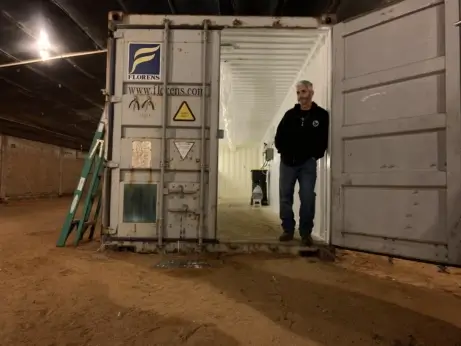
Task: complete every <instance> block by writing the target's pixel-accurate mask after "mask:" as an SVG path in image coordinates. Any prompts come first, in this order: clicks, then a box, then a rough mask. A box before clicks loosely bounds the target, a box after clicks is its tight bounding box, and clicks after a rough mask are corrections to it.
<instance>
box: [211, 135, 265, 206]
mask: <svg viewBox="0 0 461 346" xmlns="http://www.w3.org/2000/svg"><path fill="white" fill-rule="evenodd" d="M262 164H263V162H262V152H261V148H260V147H259V146H253V147H240V148H236V149H235V150H231V149H229V146H228V145H227V143H226V142H223V141H221V142H220V146H219V169H218V172H219V175H218V198H219V199H238V200H248V203H249V201H250V198H251V170H252V169H260V168H261V166H262Z"/></svg>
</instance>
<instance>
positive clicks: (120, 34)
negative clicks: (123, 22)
mask: <svg viewBox="0 0 461 346" xmlns="http://www.w3.org/2000/svg"><path fill="white" fill-rule="evenodd" d="M114 38H123V31H114Z"/></svg>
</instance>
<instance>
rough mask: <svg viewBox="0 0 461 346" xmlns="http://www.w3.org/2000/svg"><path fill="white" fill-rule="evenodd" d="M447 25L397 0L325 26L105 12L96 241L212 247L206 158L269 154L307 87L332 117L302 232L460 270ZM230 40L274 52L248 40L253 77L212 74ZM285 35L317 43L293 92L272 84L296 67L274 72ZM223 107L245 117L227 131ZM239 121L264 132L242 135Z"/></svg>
mask: <svg viewBox="0 0 461 346" xmlns="http://www.w3.org/2000/svg"><path fill="white" fill-rule="evenodd" d="M459 13H460V8H459V1H457V0H445V1H443V0H428V1H424V2H421V1H420V0H404V1H402V2H400V3H398V4H395V5H393V6H389V7H387V8H384V9H380V10H377V11H375V12H372V13H369V14H367V15H364V16H361V17H359V18H356V19H353V20H350V21H348V22H344V23H338V24H332V25H327V24H328V23H326V21H324V20H322V19H320V18H266V17H202V16H155V15H126V14H123V13H111V15H110V29H111V33H112V35H111V38H110V39H109V45H108V47H109V54H108V85H107V90H106V91H107V94H108V95H107V98H108V103H109V116H108V119H107V121H108V127H109V132H108V136H107V138H106V140H105V143H106V155H107V159H108V167H109V168H108V169H107V170H106V179H105V186H104V190H105V203H104V220H103V226H104V229H105V236H104V237H103V242H104V243H105V244H107V245H110V244H115V245H119V246H134V247H136V249H137V250H138V251H143V250H149V249H150V250H151V249H157V248H162V247H165V246H168V245H169V244H179V243H181V244H183V243H189V244H191V246H196V247H198V248H202V247H203V246H205V245H207V244H213V245H216V244H218V243H219V239H220V234H219V229H217V206H218V176H219V169H218V166H219V165H218V161H219V149H218V147H219V146H220V145H224V144H225V145H230V147H231V148H232V146H235V145H236V143H232V139H236V138H237V139H238V138H239V136H240V135H242V136H243V135H244V134H245V133H247V137H248V131H249V129H250V128H252V126H253V127H254V128H258V131H256V132H255V131H253V132H251V133H253V134H254V133H258V134H259V135H260V138H258V136H255V138H256V139H257V140H259V141H260V143H259V144H260V146H259V147H260V148H262V146H263V143H266V144H269V145H270V144H271V143H272V142H273V135H274V130H275V127H276V125H277V123H278V121H279V120H280V118H281V116H282V115H283V113H284V111H286V109H287V108H289V107H292V105H293V104H294V103H295V102H296V101H295V95H294V94H293V88H292V86H293V85H294V83H295V82H296V80H298V79H300V78H302V79H304V78H305V79H312V80H313V82H314V88H315V90H316V92H317V94H316V96H315V98H314V100H315V101H317V102H318V103H319V104H321V105H323V106H324V107H325V108H327V109H328V110H329V111H330V112H331V134H330V147H329V152H328V154H327V155H326V157H325V158H324V159H323V160H321V162H319V172H318V184H317V196H318V202H317V217H316V231H315V233H316V235H317V236H318V237H319V238H320V239H323V241H324V242H325V243H328V244H332V245H334V246H339V247H343V248H350V249H357V250H363V251H369V252H374V253H380V254H386V255H390V256H397V257H404V258H410V259H416V260H423V261H431V262H437V263H449V264H458V265H459V264H461V230H460V227H461V226H460V222H459V220H460V218H461V191H460V189H461V152H460V149H459V148H461V115H460V113H461V112H460V111H461V109H460V108H461V106H460V94H461V90H460V89H461V87H460V54H459V53H460V36H459V35H460V33H459V29H458V28H457V27H456V26H454V23H455V22H457V21H458V20H459ZM230 30H231V31H232V33H231V34H230V36H232V35H233V36H234V37H235V36H238V35H236V33H235V32H236V31H239V33H240V34H241V36H242V37H245V36H246V37H250V36H251V35H255V31H258V30H260V31H261V32H260V33H259V34H258V35H259V36H264V35H266V36H269V37H270V36H271V35H272V37H273V42H274V43H270V42H269V41H265V42H264V43H262V44H261V42H260V41H257V42H256V41H255V42H246V47H245V48H246V49H251V48H253V50H254V52H253V53H254V54H253V53H252V54H253V55H257V54H261V59H263V56H264V58H265V60H264V65H262V66H260V67H259V68H257V67H255V66H250V65H251V64H252V63H251V62H250V63H248V62H245V60H246V59H245V58H244V57H241V56H240V57H239V56H238V52H237V53H236V56H237V58H241V60H242V62H241V64H240V67H239V68H237V70H236V69H235V68H234V69H227V71H226V70H225V68H224V66H223V63H225V60H223V59H221V58H220V57H221V55H225V54H224V53H223V52H225V50H224V49H226V46H227V47H229V42H224V43H225V45H223V44H222V43H223V42H222V37H223V36H226V35H227V36H229V31H230ZM299 30H303V31H304V33H305V35H306V37H311V36H313V35H314V36H316V37H317V38H319V40H318V41H317V42H321V44H318V45H316V46H315V48H311V51H312V54H311V55H309V56H308V57H307V58H309V59H307V60H306V61H305V62H303V63H300V64H299V67H298V72H299V73H295V75H292V77H293V78H292V80H291V81H290V80H289V78H287V79H284V78H283V77H279V78H280V79H279V80H277V83H272V84H270V83H271V78H272V77H271V76H272V75H274V74H275V72H276V71H280V70H287V71H289V70H291V69H292V67H293V66H294V65H290V66H287V65H286V64H287V63H286V62H285V65H279V64H278V63H277V56H278V55H277V54H276V53H277V51H278V50H279V49H281V48H280V45H283V44H284V43H283V42H281V41H282V40H280V39H281V38H283V37H284V35H285V37H287V36H290V35H294V31H299ZM262 31H264V33H262ZM268 31H270V33H267V32H268ZM320 38H321V39H320ZM247 41H248V40H247ZM285 44H286V45H287V46H290V43H289V42H287V43H285ZM262 48H266V49H273V50H274V52H273V58H271V59H272V60H273V61H269V60H271V59H269V57H268V56H269V55H271V54H272V53H267V52H266V53H265V54H262V53H261V52H259V53H258V52H257V51H258V49H259V50H260V49H262ZM302 48H303V47H302V46H299V47H297V46H296V45H293V44H291V46H290V49H291V50H293V51H295V50H297V49H298V50H299V49H302ZM304 48H305V47H304ZM227 55H229V54H227ZM293 55H295V54H294V53H293ZM295 58H296V57H295V56H294V57H293V60H295ZM245 64H248V65H245ZM257 70H259V72H258V71H257ZM245 71H247V72H246V73H245ZM237 73H240V74H241V76H240V77H239V78H237V80H239V81H241V80H244V79H247V80H248V81H249V80H251V79H252V78H253V83H254V84H255V83H256V84H257V83H259V89H260V90H262V91H264V92H261V93H256V92H255V93H254V94H253V97H254V99H255V100H256V99H258V100H261V99H262V98H263V97H267V90H268V88H269V87H271V88H273V89H274V90H275V91H277V92H275V91H274V95H273V97H274V100H275V103H273V105H274V104H275V105H277V106H278V109H263V108H261V109H254V107H253V108H251V105H248V104H246V105H244V102H248V97H247V98H245V95H247V94H248V93H250V91H249V90H248V89H247V88H244V87H240V89H239V88H238V86H236V84H235V83H230V82H229V80H230V79H232V78H231V77H232V76H233V75H235V74H237ZM264 76H266V78H265V79H264ZM226 78H227V82H226V80H225V79H226ZM229 83H230V84H229ZM265 83H267V85H266V84H265ZM221 84H222V85H221ZM282 87H285V88H286V92H285V94H286V97H285V99H284V100H283V99H282V100H280V99H279V95H280V92H279V89H280V88H282ZM224 88H227V90H228V92H227V93H223V89H224ZM220 98H221V101H220ZM232 107H234V111H231V108H232ZM220 110H221V121H220V116H219V113H220ZM236 110H238V111H240V112H241V113H242V114H243V115H244V117H246V118H248V119H247V120H244V119H245V118H242V117H238V116H234V118H232V117H233V116H232V114H236ZM226 113H227V115H228V117H227V119H226V121H224V124H223V118H224V117H225V116H226ZM252 113H258V114H259V119H262V118H261V114H266V118H268V119H267V120H266V121H265V122H262V121H261V122H252V121H250V120H251V119H250V118H249V116H250V115H251V114H252ZM229 114H231V115H230V116H229ZM232 120H233V122H234V123H233V125H232ZM232 132H233V133H234V134H232ZM226 136H227V137H229V138H224V139H223V137H226ZM229 139H230V141H229ZM220 141H226V142H221V143H220ZM277 169H278V157H277V156H276V157H275V160H273V161H272V162H271V164H270V169H269V171H270V174H269V191H270V192H271V193H270V200H272V202H273V203H271V207H270V208H273V209H274V211H275V210H276V209H277V204H278V203H277V193H276V191H277V189H278V188H277V186H278V182H277ZM255 213H256V211H255ZM274 214H276V213H274ZM221 243H222V242H221Z"/></svg>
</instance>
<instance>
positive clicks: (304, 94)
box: [296, 84, 314, 105]
mask: <svg viewBox="0 0 461 346" xmlns="http://www.w3.org/2000/svg"><path fill="white" fill-rule="evenodd" d="M296 94H297V95H298V102H299V103H300V104H301V105H305V104H308V103H309V102H311V101H312V97H313V96H314V89H313V88H312V87H311V86H306V85H304V84H299V85H297V86H296Z"/></svg>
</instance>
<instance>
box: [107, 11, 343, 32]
mask: <svg viewBox="0 0 461 346" xmlns="http://www.w3.org/2000/svg"><path fill="white" fill-rule="evenodd" d="M114 15H115V17H116V18H114ZM109 19H110V24H111V26H112V28H125V29H126V28H138V29H141V28H161V27H163V26H164V25H165V22H169V24H170V27H171V28H187V29H197V28H201V27H203V23H204V22H205V21H207V22H208V26H209V28H210V29H224V28H248V29H250V28H276V29H281V28H285V29H316V28H319V27H322V26H324V25H331V24H334V22H335V16H334V15H330V16H325V17H318V18H314V17H256V16H251V17H250V16H238V17H234V16H187V15H184V16H174V15H173V16H162V15H140V14H123V13H121V12H117V13H112V14H110V15H109Z"/></svg>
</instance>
